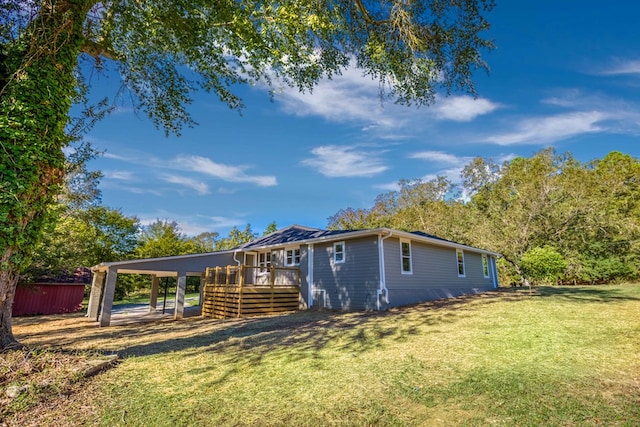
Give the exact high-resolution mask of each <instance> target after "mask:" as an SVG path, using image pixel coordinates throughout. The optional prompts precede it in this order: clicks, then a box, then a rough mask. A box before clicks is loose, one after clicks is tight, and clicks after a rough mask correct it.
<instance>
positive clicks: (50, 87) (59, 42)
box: [0, 0, 95, 351]
mask: <svg viewBox="0 0 640 427" xmlns="http://www.w3.org/2000/svg"><path fill="white" fill-rule="evenodd" d="M94 2H95V0H83V1H81V0H76V1H74V2H70V1H69V2H67V1H63V0H60V1H56V0H45V1H43V2H42V3H41V6H40V10H39V14H38V16H37V17H36V18H35V19H34V20H33V21H31V23H30V24H29V25H28V27H27V28H26V29H25V30H24V31H23V33H22V34H20V37H18V38H17V40H16V41H15V42H12V43H7V44H5V45H4V46H3V47H4V48H5V50H6V52H7V53H6V56H5V57H3V58H2V61H3V63H2V64H0V65H2V66H3V67H2V68H3V70H5V71H8V73H7V78H6V80H5V81H4V82H3V83H4V85H3V87H0V147H1V148H2V155H1V156H0V178H1V180H0V184H1V190H0V219H2V223H0V253H2V256H1V258H0V351H2V350H5V349H9V348H16V347H20V344H19V343H18V342H17V341H16V339H15V337H14V336H13V332H12V328H11V310H12V307H13V301H14V295H15V290H16V285H17V282H18V276H19V272H20V270H21V269H22V268H24V267H25V266H26V265H28V263H29V256H30V253H31V251H32V249H33V246H34V245H35V244H37V242H38V241H39V239H40V238H41V236H42V231H43V228H44V227H45V226H46V225H47V223H49V222H50V221H51V214H50V211H51V210H50V207H51V205H52V203H54V202H55V198H56V196H57V195H58V194H59V192H60V189H61V184H62V178H63V174H64V163H65V158H64V154H63V152H62V149H63V147H65V146H66V145H67V144H68V142H69V138H68V136H67V135H66V133H65V126H66V124H67V122H68V120H69V110H70V108H71V99H72V97H73V94H74V90H75V86H76V80H75V76H74V70H75V68H76V66H77V63H78V55H79V53H80V47H81V43H82V41H83V39H84V37H83V34H82V26H83V23H84V21H85V19H86V16H87V13H88V11H89V8H90V7H91V5H92V4H93V3H94ZM3 79H4V77H3Z"/></svg>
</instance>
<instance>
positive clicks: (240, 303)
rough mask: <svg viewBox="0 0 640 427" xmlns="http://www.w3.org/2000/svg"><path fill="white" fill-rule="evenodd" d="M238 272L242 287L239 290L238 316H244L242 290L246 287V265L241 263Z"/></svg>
mask: <svg viewBox="0 0 640 427" xmlns="http://www.w3.org/2000/svg"><path fill="white" fill-rule="evenodd" d="M238 274H239V275H240V277H239V278H238V285H239V286H240V289H239V290H238V317H242V290H243V289H244V265H241V266H240V267H239V269H238Z"/></svg>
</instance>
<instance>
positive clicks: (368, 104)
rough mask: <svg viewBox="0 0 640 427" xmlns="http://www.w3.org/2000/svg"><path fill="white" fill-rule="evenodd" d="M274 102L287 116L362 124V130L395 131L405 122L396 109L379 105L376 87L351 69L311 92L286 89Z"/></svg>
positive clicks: (359, 72)
mask: <svg viewBox="0 0 640 427" xmlns="http://www.w3.org/2000/svg"><path fill="white" fill-rule="evenodd" d="M276 99H278V100H280V101H282V103H283V108H284V110H285V112H287V113H289V114H294V115H296V116H320V117H323V118H325V119H327V120H331V121H335V122H341V123H342V122H358V123H365V129H372V128H379V127H382V128H397V127H399V126H401V125H402V124H403V123H404V121H405V120H404V118H403V117H401V115H399V114H398V113H399V106H396V105H394V104H393V103H387V104H385V105H383V104H382V101H381V100H380V96H379V83H378V82H377V81H376V80H374V79H372V78H371V77H368V76H363V75H362V71H361V70H358V69H356V68H355V67H351V68H348V69H346V70H344V71H343V73H342V75H337V76H334V77H333V78H332V79H331V80H329V79H324V80H322V81H320V82H319V83H318V85H317V86H316V87H314V88H313V92H305V93H302V92H299V91H297V90H294V89H288V88H287V89H284V90H283V92H282V94H281V95H280V96H279V97H277V98H276ZM405 109H406V107H405ZM407 110H408V109H407ZM407 112H408V111H406V112H405V114H406V113H407Z"/></svg>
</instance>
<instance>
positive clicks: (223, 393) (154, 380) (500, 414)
mask: <svg viewBox="0 0 640 427" xmlns="http://www.w3.org/2000/svg"><path fill="white" fill-rule="evenodd" d="M153 328H156V329H157V330H156V332H157V333H155V332H154V329H153ZM158 328H159V329H158ZM138 333H139V338H137V337H136V335H135V334H136V331H133V330H131V331H129V332H127V331H125V332H122V331H121V333H119V334H118V333H116V332H113V334H114V339H113V340H112V341H110V340H106V341H104V336H101V339H103V341H95V345H93V346H88V347H85V348H93V349H94V350H96V349H99V350H109V351H113V350H117V351H118V352H119V353H120V355H121V356H122V357H123V361H122V363H120V364H119V365H118V366H117V367H115V368H113V369H111V370H109V371H107V372H105V373H103V374H101V375H99V376H96V377H94V378H93V379H92V380H91V381H90V383H89V384H88V385H87V387H88V389H87V390H89V391H90V393H89V392H87V393H85V395H84V396H81V397H79V398H78V399H76V401H75V403H74V401H73V399H70V400H71V402H70V403H68V405H69V409H68V416H69V417H71V419H73V417H74V411H76V412H75V414H76V415H75V417H76V418H75V419H76V420H77V419H78V418H77V417H78V416H79V415H78V414H79V413H80V412H78V411H79V409H78V408H79V407H80V405H81V402H79V401H80V400H81V401H82V404H84V405H86V404H87V399H88V396H89V394H90V396H92V399H89V400H90V401H91V404H92V405H93V407H94V411H95V418H92V419H91V420H90V421H88V422H89V423H90V424H100V425H134V426H143V425H153V426H175V425H184V426H198V425H202V426H205V425H223V426H225V425H295V426H305V425H306V426H317V425H340V426H342V425H399V426H401V425H408V426H413V425H479V426H480V425H498V426H513V425H519V426H529V425H531V426H533V425H536V426H537V425H547V426H548V425H551V426H554V425H555V426H583V425H594V426H595V425H607V426H610V425H624V426H637V425H640V285H639V284H633V285H629V284H627V285H611V286H592V287H561V288H534V290H533V295H530V294H529V291H528V290H525V289H517V290H516V289H508V290H503V291H500V292H496V293H490V294H485V295H481V296H476V297H469V298H461V299H453V300H447V301H444V302H438V303H426V304H422V305H418V306H414V307H409V308H401V309H394V310H391V311H389V312H386V313H382V314H378V313H346V314H341V313H328V312H324V313H317V312H301V313H296V314H293V315H286V316H280V317H269V318H262V319H257V318H256V319H247V320H240V321H225V322H220V321H213V320H209V319H205V320H195V321H183V322H172V323H161V324H156V325H150V326H149V325H147V326H144V327H140V328H139V331H138ZM118 335H120V337H119V338H118V339H116V336H118ZM123 337H124V338H123ZM68 400H69V399H68ZM74 408H75V409H74ZM85 421H86V420H85Z"/></svg>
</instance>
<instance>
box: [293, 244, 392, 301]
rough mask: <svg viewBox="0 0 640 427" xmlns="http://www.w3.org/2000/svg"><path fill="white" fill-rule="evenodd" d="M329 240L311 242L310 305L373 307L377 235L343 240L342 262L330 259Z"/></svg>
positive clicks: (377, 272) (376, 285)
mask: <svg viewBox="0 0 640 427" xmlns="http://www.w3.org/2000/svg"><path fill="white" fill-rule="evenodd" d="M333 243H334V242H328V243H317V244H315V245H314V251H313V288H312V292H313V307H314V308H329V309H337V310H375V309H376V308H377V299H378V289H379V287H380V270H379V263H378V237H377V236H367V237H363V238H359V239H352V240H345V241H344V245H345V246H344V248H345V251H344V254H345V261H344V262H343V263H335V262H334V260H333ZM301 264H302V263H301Z"/></svg>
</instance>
